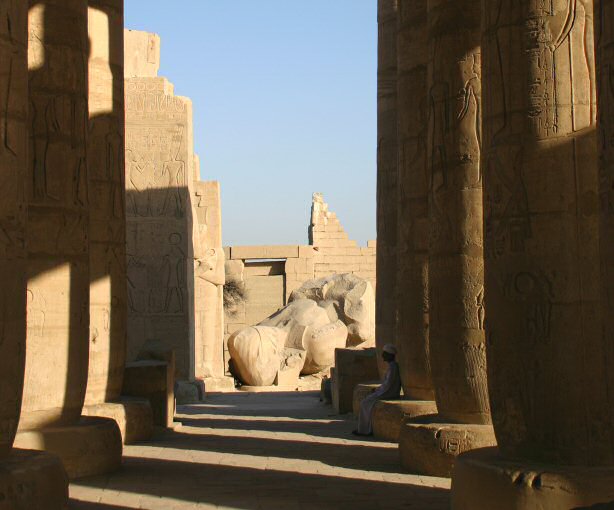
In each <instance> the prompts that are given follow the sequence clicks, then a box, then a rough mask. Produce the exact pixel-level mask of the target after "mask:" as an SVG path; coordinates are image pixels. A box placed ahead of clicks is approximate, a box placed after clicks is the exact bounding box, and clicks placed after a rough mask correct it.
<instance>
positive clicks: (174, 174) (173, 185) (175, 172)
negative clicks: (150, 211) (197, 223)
mask: <svg viewBox="0 0 614 510" xmlns="http://www.w3.org/2000/svg"><path fill="white" fill-rule="evenodd" d="M182 144H183V126H180V127H178V128H177V132H176V133H175V134H174V135H173V139H172V142H171V153H170V159H169V160H168V161H165V162H164V169H163V173H164V175H165V176H166V177H167V179H168V181H169V188H170V189H169V193H168V195H167V197H166V200H167V203H166V204H165V207H164V209H165V212H167V213H168V212H170V213H171V214H172V215H174V216H175V217H177V218H181V217H183V215H184V213H185V206H184V203H183V202H184V200H183V197H182V193H183V189H182V188H184V187H185V184H184V183H185V177H186V171H185V170H186V164H185V161H183V160H181V159H180V156H179V153H180V151H181V146H182Z"/></svg>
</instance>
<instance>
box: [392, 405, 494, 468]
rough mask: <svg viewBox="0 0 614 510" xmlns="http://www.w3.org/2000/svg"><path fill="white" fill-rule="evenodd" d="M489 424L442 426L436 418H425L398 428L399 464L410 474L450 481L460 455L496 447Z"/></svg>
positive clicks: (443, 424) (450, 424)
mask: <svg viewBox="0 0 614 510" xmlns="http://www.w3.org/2000/svg"><path fill="white" fill-rule="evenodd" d="M496 444H497V440H496V439H495V432H494V429H493V428H492V425H472V424H465V423H443V422H442V420H441V418H439V416H437V415H435V416H424V417H420V418H417V419H415V420H412V421H411V422H410V423H406V424H405V425H403V426H402V427H401V433H400V435H399V451H400V454H401V465H402V466H403V468H405V469H406V470H407V471H410V472H411V473H419V474H424V475H429V476H439V477H444V478H449V477H451V476H452V469H453V468H454V462H455V461H456V458H457V457H458V456H459V455H460V454H461V453H463V452H466V451H469V450H474V449H476V448H485V447H487V446H496Z"/></svg>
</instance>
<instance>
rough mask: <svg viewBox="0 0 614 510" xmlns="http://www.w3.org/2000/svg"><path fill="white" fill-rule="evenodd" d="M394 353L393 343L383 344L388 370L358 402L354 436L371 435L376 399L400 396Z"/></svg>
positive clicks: (391, 398) (399, 382)
mask: <svg viewBox="0 0 614 510" xmlns="http://www.w3.org/2000/svg"><path fill="white" fill-rule="evenodd" d="M396 354H397V349H396V347H395V346H394V345H392V344H386V345H385V346H384V349H383V352H382V359H383V360H384V361H385V362H386V363H388V370H387V371H386V375H385V376H384V382H383V383H382V384H381V385H380V387H379V388H377V390H375V391H374V392H373V393H371V395H369V396H368V397H367V398H365V399H364V400H363V401H362V403H361V404H360V414H359V415H358V429H357V430H355V431H353V432H352V434H354V435H355V436H372V435H373V423H372V418H373V408H374V407H375V403H376V402H377V401H378V400H395V399H398V398H399V397H400V396H401V376H400V375H399V364H398V363H397V362H396V360H395V358H396Z"/></svg>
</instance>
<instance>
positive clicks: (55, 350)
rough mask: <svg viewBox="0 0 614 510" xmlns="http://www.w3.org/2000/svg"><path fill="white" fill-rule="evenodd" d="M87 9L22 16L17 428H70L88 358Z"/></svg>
mask: <svg viewBox="0 0 614 510" xmlns="http://www.w3.org/2000/svg"><path fill="white" fill-rule="evenodd" d="M87 52H88V43H87V2H86V1H85V0H62V1H60V0H48V1H46V2H45V3H44V4H43V3H40V2H38V1H35V0H32V1H31V2H30V10H29V48H28V65H29V87H30V112H29V128H30V154H29V166H28V175H27V183H28V190H27V201H28V202H27V205H28V209H27V211H28V233H27V240H26V243H27V250H28V264H27V265H28V268H27V277H28V292H27V294H28V304H27V315H28V320H27V348H26V372H25V373H26V375H25V385H24V395H23V407H22V413H21V421H20V428H22V429H30V428H33V427H41V426H45V425H50V424H67V423H75V422H76V421H77V420H78V417H79V415H80V414H81V408H82V407H83V401H84V397H85V388H86V384H87V371H88V368H87V367H88V356H89V342H88V338H89V331H88V325H89V321H88V316H89V284H90V278H89V240H88V228H89V216H88V214H89V194H88V175H87V160H86V145H87V119H88V106H87V101H88V92H87V91H88V87H87V82H88V80H87V68H86V65H87Z"/></svg>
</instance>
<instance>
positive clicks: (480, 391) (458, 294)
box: [402, 0, 495, 476]
mask: <svg viewBox="0 0 614 510" xmlns="http://www.w3.org/2000/svg"><path fill="white" fill-rule="evenodd" d="M480 19H481V16H480V1H479V0H428V45H429V65H428V146H427V147H428V149H427V150H428V166H429V173H430V175H429V209H430V212H429V215H430V229H429V269H428V274H429V277H428V279H429V303H430V305H429V312H430V319H429V325H430V360H431V370H432V376H433V383H434V387H435V395H436V401H437V409H438V412H439V415H438V416H437V417H435V418H432V419H431V420H430V421H431V422H430V423H421V424H414V425H411V426H410V428H411V431H410V433H409V434H406V435H405V442H403V444H402V451H403V458H404V459H405V460H406V463H405V464H406V466H407V467H409V468H411V469H414V470H416V471H419V472H423V473H427V474H431V475H440V476H447V475H449V474H450V472H451V469H452V465H453V462H454V459H455V457H456V456H457V455H458V453H459V452H460V451H464V450H467V449H472V448H475V447H479V446H489V445H493V444H495V439H494V433H493V430H492V427H490V426H489V425H488V424H489V423H490V409H489V402H488V389H487V380H486V345H485V335H484V321H485V313H484V284H483V281H484V280H483V277H484V263H483V243H482V241H483V235H482V173H481V167H480V145H481V137H482V132H481V109H482V104H481V68H480V34H481V32H480Z"/></svg>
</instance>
